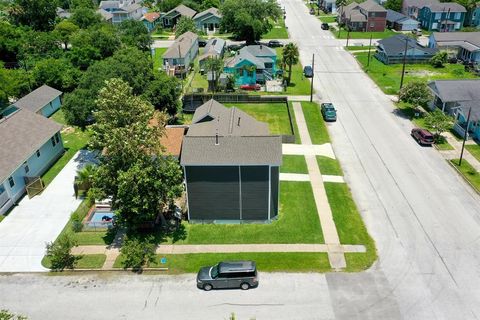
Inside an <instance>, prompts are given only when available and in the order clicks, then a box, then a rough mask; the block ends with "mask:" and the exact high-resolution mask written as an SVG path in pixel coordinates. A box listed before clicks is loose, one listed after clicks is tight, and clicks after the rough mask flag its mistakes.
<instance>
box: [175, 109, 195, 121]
mask: <svg viewBox="0 0 480 320" xmlns="http://www.w3.org/2000/svg"><path fill="white" fill-rule="evenodd" d="M192 119H193V113H183V112H182V113H180V114H179V116H178V118H177V122H176V123H175V124H191V123H192Z"/></svg>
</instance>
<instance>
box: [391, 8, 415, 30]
mask: <svg viewBox="0 0 480 320" xmlns="http://www.w3.org/2000/svg"><path fill="white" fill-rule="evenodd" d="M418 25H419V22H418V21H417V20H415V19H412V18H409V17H407V16H406V15H404V14H403V13H400V12H396V11H393V10H390V9H387V27H388V28H390V29H394V30H397V31H412V30H413V29H416V28H418Z"/></svg>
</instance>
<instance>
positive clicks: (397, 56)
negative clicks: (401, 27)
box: [375, 34, 438, 64]
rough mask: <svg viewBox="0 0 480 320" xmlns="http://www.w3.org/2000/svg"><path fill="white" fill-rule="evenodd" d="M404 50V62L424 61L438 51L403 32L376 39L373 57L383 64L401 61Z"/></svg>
mask: <svg viewBox="0 0 480 320" xmlns="http://www.w3.org/2000/svg"><path fill="white" fill-rule="evenodd" d="M405 46H406V47H407V50H406V58H405V59H406V60H405V61H406V63H425V62H427V61H428V60H430V59H431V58H432V57H433V56H434V55H435V53H436V52H437V51H438V49H436V48H426V47H424V46H421V45H420V44H418V42H417V40H415V39H414V38H410V37H408V36H405V35H403V34H398V35H394V36H393V37H390V38H386V39H382V40H379V41H378V46H377V53H376V54H375V58H377V59H378V60H380V61H382V62H383V63H385V64H394V63H402V62H403V59H404V55H405Z"/></svg>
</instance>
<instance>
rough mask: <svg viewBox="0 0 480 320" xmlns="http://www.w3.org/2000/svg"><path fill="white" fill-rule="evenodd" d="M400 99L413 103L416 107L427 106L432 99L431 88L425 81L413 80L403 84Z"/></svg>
mask: <svg viewBox="0 0 480 320" xmlns="http://www.w3.org/2000/svg"><path fill="white" fill-rule="evenodd" d="M398 97H399V99H400V101H404V102H407V103H411V104H412V105H413V106H414V107H417V106H422V107H426V106H427V104H428V102H429V101H430V100H431V94H430V90H429V89H428V87H427V84H426V83H425V82H423V81H411V82H409V83H407V84H406V85H405V86H403V88H402V90H400V94H399V96H398Z"/></svg>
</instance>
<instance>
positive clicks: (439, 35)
mask: <svg viewBox="0 0 480 320" xmlns="http://www.w3.org/2000/svg"><path fill="white" fill-rule="evenodd" d="M433 38H434V39H435V42H436V43H437V45H438V46H440V47H441V46H448V45H452V46H457V45H461V43H463V42H466V43H469V44H472V45H474V46H477V47H480V32H434V33H433Z"/></svg>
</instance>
